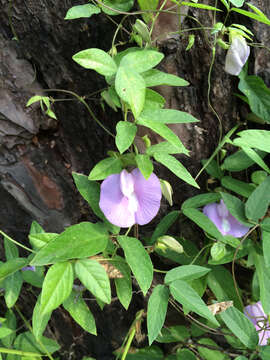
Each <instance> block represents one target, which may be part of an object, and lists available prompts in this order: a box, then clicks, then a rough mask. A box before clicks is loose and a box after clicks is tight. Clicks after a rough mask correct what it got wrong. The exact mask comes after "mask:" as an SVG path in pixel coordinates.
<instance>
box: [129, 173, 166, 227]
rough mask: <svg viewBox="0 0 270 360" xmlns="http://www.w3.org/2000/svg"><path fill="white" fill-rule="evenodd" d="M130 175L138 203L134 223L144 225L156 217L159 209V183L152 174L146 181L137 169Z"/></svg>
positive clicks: (160, 194)
mask: <svg viewBox="0 0 270 360" xmlns="http://www.w3.org/2000/svg"><path fill="white" fill-rule="evenodd" d="M131 174H132V176H133V177H134V189H135V194H136V196H137V199H138V203H139V204H138V210H137V211H136V213H135V218H136V223H137V224H139V225H145V224H147V223H149V222H150V221H151V220H152V219H153V218H154V217H155V216H156V214H157V213H158V210H159V208H160V200H161V196H162V193H161V186H160V181H159V179H158V177H157V176H156V175H155V174H154V173H152V174H151V176H150V177H149V179H147V180H146V179H145V178H144V177H143V175H142V174H141V172H140V170H139V169H134V170H133V171H132V172H131Z"/></svg>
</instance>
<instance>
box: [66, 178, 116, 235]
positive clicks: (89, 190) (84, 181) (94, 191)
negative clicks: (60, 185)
mask: <svg viewBox="0 0 270 360" xmlns="http://www.w3.org/2000/svg"><path fill="white" fill-rule="evenodd" d="M72 176H73V179H74V181H75V184H76V187H77V189H78V190H79V192H80V194H81V195H82V197H83V198H84V199H85V200H86V201H87V202H88V204H89V205H90V207H91V209H92V210H93V212H94V214H95V215H96V216H98V217H99V218H100V219H102V220H103V221H104V223H105V224H106V227H107V229H108V230H109V231H110V232H112V233H113V234H118V232H119V230H120V228H119V227H118V226H115V225H113V224H111V223H110V222H109V221H108V220H107V219H106V218H105V216H104V214H103V212H102V211H101V210H100V207H99V198H100V184H99V183H97V182H96V181H90V180H89V179H88V177H87V176H85V175H83V174H78V173H75V172H73V173H72Z"/></svg>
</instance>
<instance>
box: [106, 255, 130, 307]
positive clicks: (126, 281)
mask: <svg viewBox="0 0 270 360" xmlns="http://www.w3.org/2000/svg"><path fill="white" fill-rule="evenodd" d="M111 264H112V265H113V266H115V267H116V268H117V269H118V270H119V271H120V272H121V274H122V275H123V277H122V278H119V279H114V283H115V287H116V293H117V297H118V299H119V301H120V303H121V304H122V305H123V306H124V308H125V309H126V310H127V309H128V307H129V304H130V301H131V299H132V281H131V275H130V268H129V266H128V265H127V263H126V262H125V260H124V259H123V258H122V257H120V256H115V257H114V258H113V260H112V261H111Z"/></svg>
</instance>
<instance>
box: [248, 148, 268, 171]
mask: <svg viewBox="0 0 270 360" xmlns="http://www.w3.org/2000/svg"><path fill="white" fill-rule="evenodd" d="M242 150H243V151H244V152H245V153H246V154H247V156H249V157H250V158H251V159H252V160H253V161H254V163H256V164H257V165H259V166H260V167H261V168H262V169H263V170H265V171H266V172H268V174H269V173H270V169H269V167H268V166H267V165H266V163H265V162H264V161H263V159H262V158H261V157H260V156H259V155H258V154H257V152H256V151H255V150H253V149H251V148H250V147H246V146H242Z"/></svg>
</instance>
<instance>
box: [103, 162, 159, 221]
mask: <svg viewBox="0 0 270 360" xmlns="http://www.w3.org/2000/svg"><path fill="white" fill-rule="evenodd" d="M160 200H161V186H160V181H159V179H158V177H157V176H156V175H155V174H153V173H152V174H151V176H150V177H149V179H147V180H146V179H145V178H144V177H143V175H142V174H141V172H140V170H139V169H134V170H133V171H132V172H131V173H128V172H127V171H126V170H122V171H121V173H120V174H113V175H110V176H108V177H107V178H106V179H105V180H104V181H103V182H102V184H101V189H100V202H99V206H100V208H101V210H102V211H103V213H104V215H105V216H106V218H107V219H108V220H109V221H110V222H111V223H112V224H114V225H117V226H120V227H130V226H132V225H134V224H139V225H144V224H147V223H149V222H150V221H151V220H152V219H153V218H154V217H155V216H156V214H157V212H158V210H159V208H160Z"/></svg>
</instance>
